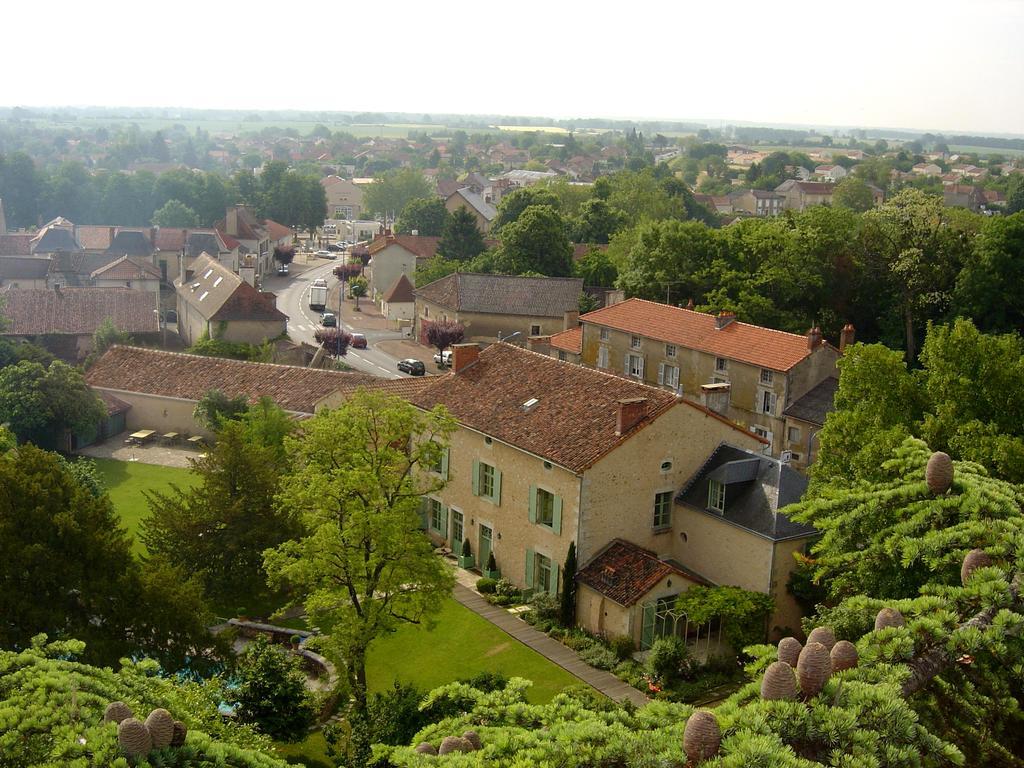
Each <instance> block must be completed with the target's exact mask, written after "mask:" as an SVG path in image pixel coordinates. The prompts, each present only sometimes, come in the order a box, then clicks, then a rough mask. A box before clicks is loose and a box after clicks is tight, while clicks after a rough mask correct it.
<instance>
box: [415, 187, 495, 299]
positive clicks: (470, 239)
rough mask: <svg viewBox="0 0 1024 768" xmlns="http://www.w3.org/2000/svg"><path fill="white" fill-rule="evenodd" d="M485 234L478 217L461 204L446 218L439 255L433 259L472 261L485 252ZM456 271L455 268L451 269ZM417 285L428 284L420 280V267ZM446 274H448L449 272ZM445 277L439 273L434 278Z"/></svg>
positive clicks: (439, 243)
mask: <svg viewBox="0 0 1024 768" xmlns="http://www.w3.org/2000/svg"><path fill="white" fill-rule="evenodd" d="M485 249H486V246H485V245H484V236H483V234H482V233H481V232H480V229H479V228H478V227H477V225H476V217H475V216H474V215H473V214H472V213H470V212H469V211H468V210H466V207H465V206H459V208H457V209H456V210H455V212H454V213H453V214H451V215H450V216H449V217H448V218H447V219H445V222H444V227H443V228H442V229H441V240H440V241H439V242H438V244H437V253H438V256H435V257H434V259H433V261H437V260H438V259H441V260H442V261H447V262H456V263H458V262H465V261H471V260H472V259H475V258H476V257H477V256H479V255H480V254H481V253H483V252H484V250H485ZM450 271H452V272H454V271H455V270H454V269H453V270H450ZM416 274H417V282H416V284H417V285H426V284H427V282H430V281H429V280H428V281H425V282H420V281H419V269H417V272H416ZM445 274H448V273H447V272H446V273H445ZM438 277H444V275H438V276H437V277H433V278H431V279H432V280H436V279H438Z"/></svg>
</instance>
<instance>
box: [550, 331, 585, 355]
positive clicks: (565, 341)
mask: <svg viewBox="0 0 1024 768" xmlns="http://www.w3.org/2000/svg"><path fill="white" fill-rule="evenodd" d="M551 346H552V347H553V348H554V349H560V350H562V351H563V352H571V353H572V354H574V355H578V354H580V352H582V351H583V327H582V326H578V327H576V328H570V329H569V330H567V331H562V332H561V333H553V334H551Z"/></svg>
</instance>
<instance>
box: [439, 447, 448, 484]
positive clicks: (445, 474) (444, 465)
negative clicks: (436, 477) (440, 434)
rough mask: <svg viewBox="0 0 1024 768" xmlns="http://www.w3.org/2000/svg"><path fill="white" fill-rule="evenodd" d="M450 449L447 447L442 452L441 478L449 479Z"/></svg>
mask: <svg viewBox="0 0 1024 768" xmlns="http://www.w3.org/2000/svg"><path fill="white" fill-rule="evenodd" d="M448 450H449V449H448V448H445V449H444V452H443V453H442V454H441V479H442V480H447V479H448Z"/></svg>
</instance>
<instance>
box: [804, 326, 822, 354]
mask: <svg viewBox="0 0 1024 768" xmlns="http://www.w3.org/2000/svg"><path fill="white" fill-rule="evenodd" d="M819 346H821V328H819V327H818V326H814V327H813V328H811V329H810V330H808V331H807V350H808V351H809V352H813V351H814V350H816V349H817V348H818V347H819Z"/></svg>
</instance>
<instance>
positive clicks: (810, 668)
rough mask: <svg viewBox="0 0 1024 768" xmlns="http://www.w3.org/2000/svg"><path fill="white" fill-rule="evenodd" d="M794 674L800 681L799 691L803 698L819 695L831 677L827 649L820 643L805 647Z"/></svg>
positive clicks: (809, 644) (830, 661)
mask: <svg viewBox="0 0 1024 768" xmlns="http://www.w3.org/2000/svg"><path fill="white" fill-rule="evenodd" d="M796 674H797V677H798V678H799V679H800V690H801V691H802V692H803V694H804V696H806V697H807V698H811V697H813V696H817V695H818V694H819V693H821V689H822V688H824V687H825V683H826V682H828V679H829V677H830V676H831V675H832V660H831V659H830V658H829V655H828V648H826V647H825V646H824V645H822V644H821V643H808V644H807V645H805V646H804V649H803V650H802V651H800V659H799V660H798V661H797V663H796Z"/></svg>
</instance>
